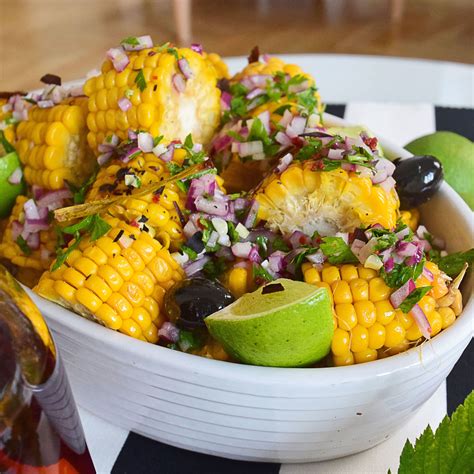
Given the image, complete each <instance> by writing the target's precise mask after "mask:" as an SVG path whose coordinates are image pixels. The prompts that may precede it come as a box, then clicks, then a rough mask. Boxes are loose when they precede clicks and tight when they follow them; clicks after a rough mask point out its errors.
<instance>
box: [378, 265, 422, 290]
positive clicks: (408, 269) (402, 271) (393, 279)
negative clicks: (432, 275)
mask: <svg viewBox="0 0 474 474" xmlns="http://www.w3.org/2000/svg"><path fill="white" fill-rule="evenodd" d="M424 265H425V259H424V258H423V260H421V262H420V263H418V264H416V265H413V266H408V265H406V264H404V263H396V264H395V266H394V267H393V270H392V271H390V272H387V271H385V269H384V268H383V267H382V268H381V269H380V276H381V277H382V278H383V280H384V281H385V283H386V284H387V285H388V286H389V287H390V288H400V287H401V286H402V285H404V284H405V283H406V282H407V281H408V280H409V279H410V278H411V279H412V280H413V281H415V280H416V279H417V278H418V277H419V276H420V275H421V272H422V271H423V267H424Z"/></svg>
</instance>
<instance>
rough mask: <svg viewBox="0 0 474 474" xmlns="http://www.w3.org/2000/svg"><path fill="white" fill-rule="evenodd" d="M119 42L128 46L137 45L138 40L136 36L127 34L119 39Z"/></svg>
mask: <svg viewBox="0 0 474 474" xmlns="http://www.w3.org/2000/svg"><path fill="white" fill-rule="evenodd" d="M120 44H129V45H130V46H138V45H139V44H140V41H138V38H137V37H136V36H128V37H127V38H125V39H123V40H122V41H120Z"/></svg>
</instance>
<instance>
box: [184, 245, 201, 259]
mask: <svg viewBox="0 0 474 474" xmlns="http://www.w3.org/2000/svg"><path fill="white" fill-rule="evenodd" d="M181 252H184V253H185V254H186V255H187V256H188V257H189V260H196V258H197V256H198V254H197V252H196V251H195V250H193V249H192V248H191V247H188V246H187V245H182V246H181Z"/></svg>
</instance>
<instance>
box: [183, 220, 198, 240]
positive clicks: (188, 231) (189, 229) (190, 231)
mask: <svg viewBox="0 0 474 474" xmlns="http://www.w3.org/2000/svg"><path fill="white" fill-rule="evenodd" d="M183 232H184V235H185V236H186V237H187V238H188V239H189V238H190V237H192V236H193V235H194V234H195V233H196V232H199V229H198V228H197V227H196V226H195V225H194V222H193V221H191V220H189V221H188V222H186V225H185V226H184V227H183Z"/></svg>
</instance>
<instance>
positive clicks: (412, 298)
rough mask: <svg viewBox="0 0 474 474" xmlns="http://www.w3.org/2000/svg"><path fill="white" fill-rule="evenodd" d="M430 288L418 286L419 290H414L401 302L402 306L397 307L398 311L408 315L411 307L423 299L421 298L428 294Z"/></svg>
mask: <svg viewBox="0 0 474 474" xmlns="http://www.w3.org/2000/svg"><path fill="white" fill-rule="evenodd" d="M431 288H433V287H432V286H420V287H419V288H416V290H413V291H412V292H411V293H410V294H409V295H408V296H407V297H406V298H405V299H404V300H403V302H402V304H401V305H400V306H399V309H400V310H402V311H403V312H404V313H409V312H410V311H411V309H412V308H413V306H415V305H416V304H417V303H418V301H420V300H421V298H423V296H425V295H426V293H428V292H429V291H430V290H431Z"/></svg>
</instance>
